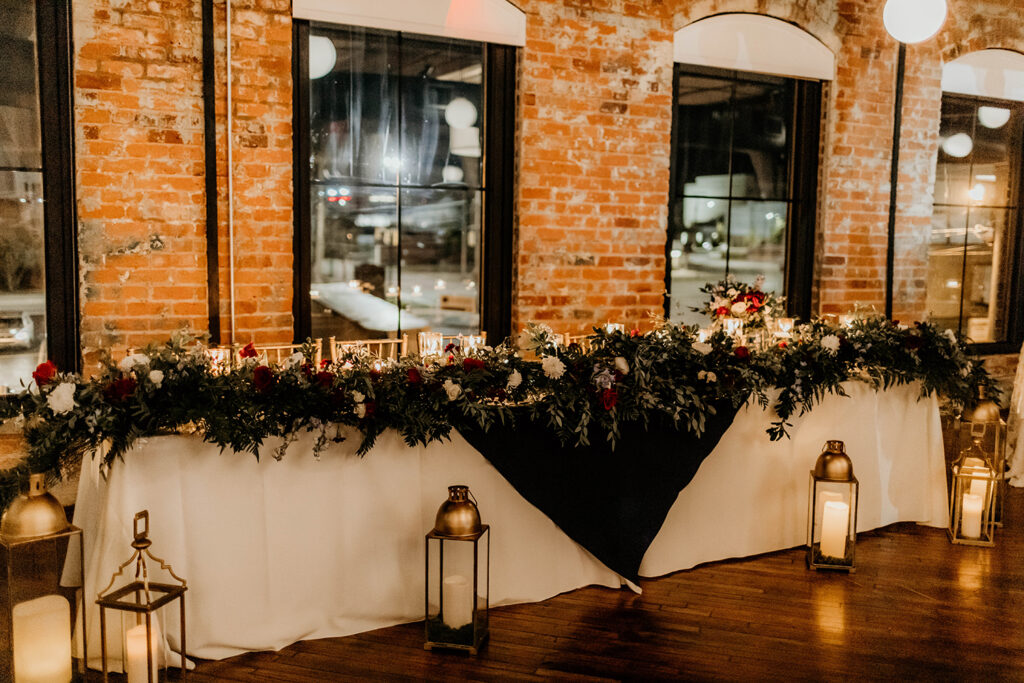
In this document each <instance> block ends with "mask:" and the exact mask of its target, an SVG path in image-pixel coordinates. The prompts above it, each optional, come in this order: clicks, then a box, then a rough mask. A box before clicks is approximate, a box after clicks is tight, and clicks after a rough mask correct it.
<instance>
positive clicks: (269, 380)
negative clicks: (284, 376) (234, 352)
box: [252, 365, 274, 392]
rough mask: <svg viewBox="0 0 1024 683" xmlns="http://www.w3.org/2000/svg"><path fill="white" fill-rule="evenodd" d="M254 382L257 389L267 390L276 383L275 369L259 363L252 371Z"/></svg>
mask: <svg viewBox="0 0 1024 683" xmlns="http://www.w3.org/2000/svg"><path fill="white" fill-rule="evenodd" d="M252 384H253V386H254V387H256V390H257V391H262V392H265V391H267V390H268V389H270V387H271V386H272V385H273V384H274V373H273V371H272V370H271V369H270V368H268V367H267V366H266V365H257V366H256V369H255V370H253V371H252Z"/></svg>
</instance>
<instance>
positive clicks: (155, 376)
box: [148, 370, 164, 387]
mask: <svg viewBox="0 0 1024 683" xmlns="http://www.w3.org/2000/svg"><path fill="white" fill-rule="evenodd" d="M148 377H149V381H150V382H152V383H153V384H155V385H156V386H158V387H159V386H160V384H161V383H162V382H163V381H164V373H163V372H162V371H161V370H150V371H149V375H148Z"/></svg>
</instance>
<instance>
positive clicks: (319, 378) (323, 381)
mask: <svg viewBox="0 0 1024 683" xmlns="http://www.w3.org/2000/svg"><path fill="white" fill-rule="evenodd" d="M316 383H317V384H319V385H320V386H322V387H323V388H324V389H330V388H331V385H332V384H334V375H333V374H331V373H329V372H326V371H324V370H321V371H320V372H318V373H316Z"/></svg>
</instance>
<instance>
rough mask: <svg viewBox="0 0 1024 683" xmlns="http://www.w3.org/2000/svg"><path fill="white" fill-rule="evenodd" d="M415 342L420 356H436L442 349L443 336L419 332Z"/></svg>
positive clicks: (437, 333) (438, 333) (435, 333)
mask: <svg viewBox="0 0 1024 683" xmlns="http://www.w3.org/2000/svg"><path fill="white" fill-rule="evenodd" d="M417 341H418V342H419V351H420V355H421V356H436V355H438V354H440V353H441V351H442V349H444V335H442V334H441V333H440V332H420V333H419V335H418V339H417Z"/></svg>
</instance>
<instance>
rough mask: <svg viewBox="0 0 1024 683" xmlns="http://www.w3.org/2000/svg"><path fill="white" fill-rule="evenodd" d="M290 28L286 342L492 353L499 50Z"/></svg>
mask: <svg viewBox="0 0 1024 683" xmlns="http://www.w3.org/2000/svg"><path fill="white" fill-rule="evenodd" d="M296 23H297V25H298V28H297V31H296V44H297V46H298V47H299V49H301V50H303V51H306V54H305V56H299V57H298V58H297V59H296V62H297V63H298V64H299V65H300V68H304V69H308V71H307V73H305V74H300V75H299V76H298V77H297V79H296V82H297V92H296V121H297V128H296V130H297V132H298V138H299V139H300V141H301V142H300V144H297V153H296V154H297V161H296V164H297V173H296V196H297V197H298V198H299V199H298V201H299V202H300V203H301V206H298V207H297V210H296V222H297V224H296V235H297V239H296V263H297V264H298V272H297V278H296V287H297V289H296V292H297V293H303V294H304V293H306V292H308V295H305V296H308V297H309V298H308V308H307V309H306V310H302V307H303V306H304V305H307V304H306V301H298V302H297V303H298V306H297V308H296V323H297V324H296V332H297V335H296V336H297V337H299V338H304V337H305V336H307V335H309V336H313V337H319V338H327V337H331V336H334V337H336V338H338V339H360V338H375V337H386V336H393V335H396V334H403V333H408V334H409V335H410V340H412V341H413V343H415V333H416V332H419V331H427V330H433V331H439V332H442V333H444V334H476V333H479V332H480V331H481V330H486V331H487V332H488V334H489V336H490V338H491V339H501V338H502V337H504V336H505V335H506V334H508V328H509V325H510V323H511V205H510V203H509V202H510V201H511V163H512V154H511V140H512V137H511V136H512V131H513V126H512V125H511V118H512V97H511V94H510V93H511V92H513V91H512V83H513V80H512V79H513V78H514V55H515V52H514V48H511V47H507V46H497V45H487V44H484V43H478V42H470V41H463V40H455V39H450V38H439V37H427V36H419V35H413V34H406V33H399V32H394V31H384V30H377V29H367V28H357V27H342V26H333V25H325V24H315V23H314V24H307V23H304V22H296ZM297 54H299V53H298V52H297ZM300 147H304V148H305V149H298V148H300ZM307 277H308V279H305V278H307ZM304 279H305V281H303V280H304ZM305 296H301V295H297V296H296V299H297V300H298V299H300V298H301V299H305Z"/></svg>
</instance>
